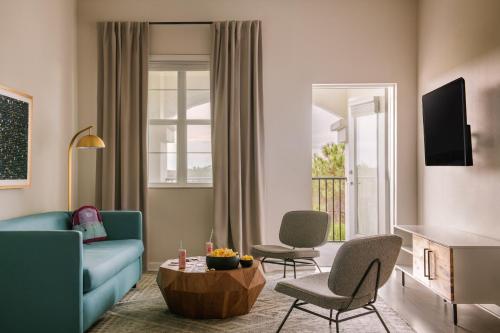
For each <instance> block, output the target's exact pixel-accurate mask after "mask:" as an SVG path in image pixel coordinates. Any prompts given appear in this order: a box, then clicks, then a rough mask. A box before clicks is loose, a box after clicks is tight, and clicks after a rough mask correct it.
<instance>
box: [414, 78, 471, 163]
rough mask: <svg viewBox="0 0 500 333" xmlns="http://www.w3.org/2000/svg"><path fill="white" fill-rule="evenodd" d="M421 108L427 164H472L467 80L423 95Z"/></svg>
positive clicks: (451, 83) (458, 81)
mask: <svg viewBox="0 0 500 333" xmlns="http://www.w3.org/2000/svg"><path fill="white" fill-rule="evenodd" d="M422 109H423V119H424V149H425V165H429V166H430V165H462V166H464V165H472V149H471V136H470V126H469V125H467V114H466V109H465V81H464V79H463V78H459V79H457V80H455V81H452V82H450V83H448V84H446V85H444V86H442V87H440V88H438V89H436V90H433V91H431V92H430V93H427V94H425V95H423V96H422Z"/></svg>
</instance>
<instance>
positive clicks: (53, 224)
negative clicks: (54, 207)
mask: <svg viewBox="0 0 500 333" xmlns="http://www.w3.org/2000/svg"><path fill="white" fill-rule="evenodd" d="M70 225H71V214H70V213H68V212H49V213H41V214H33V215H26V216H21V217H15V218H12V219H7V220H3V221H0V231H6V230H29V231H33V230H68V229H70Z"/></svg>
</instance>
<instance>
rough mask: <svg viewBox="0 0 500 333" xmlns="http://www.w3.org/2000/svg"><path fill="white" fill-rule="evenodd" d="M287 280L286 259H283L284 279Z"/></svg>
mask: <svg viewBox="0 0 500 333" xmlns="http://www.w3.org/2000/svg"><path fill="white" fill-rule="evenodd" d="M284 278H286V259H283V279H284Z"/></svg>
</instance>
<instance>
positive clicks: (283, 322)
mask: <svg viewBox="0 0 500 333" xmlns="http://www.w3.org/2000/svg"><path fill="white" fill-rule="evenodd" d="M298 301H299V300H298V299H296V300H295V302H293V304H292V306H291V307H290V310H288V312H287V313H286V316H285V318H283V321H282V322H281V324H280V327H278V330H277V331H276V333H279V332H280V331H281V328H282V327H283V325H285V321H286V320H287V319H288V316H290V313H291V312H292V310H293V308H294V307H295V305H296V304H297V302H298Z"/></svg>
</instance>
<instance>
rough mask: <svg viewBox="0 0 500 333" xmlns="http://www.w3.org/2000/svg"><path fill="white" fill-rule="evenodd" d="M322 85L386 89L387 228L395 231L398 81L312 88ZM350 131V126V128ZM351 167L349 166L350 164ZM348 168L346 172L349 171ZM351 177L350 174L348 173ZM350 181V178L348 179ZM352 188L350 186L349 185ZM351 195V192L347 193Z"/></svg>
mask: <svg viewBox="0 0 500 333" xmlns="http://www.w3.org/2000/svg"><path fill="white" fill-rule="evenodd" d="M315 87H320V88H322V89H325V88H326V89H329V88H330V89H373V88H383V89H385V103H387V104H386V108H387V117H386V124H387V131H386V135H387V152H386V153H387V159H386V161H387V164H386V167H385V170H384V172H386V174H387V179H386V182H387V183H388V184H387V185H388V191H387V192H388V193H387V195H386V196H387V197H386V199H387V200H386V202H385V205H386V211H387V212H388V214H387V215H386V218H385V219H386V222H385V224H386V228H387V232H388V233H393V232H394V225H395V221H397V213H398V212H397V196H396V190H397V126H396V124H397V84H396V83H347V84H345V83H340V84H337V83H332V84H313V85H312V88H315ZM348 131H349V128H348ZM348 167H349V166H348ZM348 169H349V168H346V173H348ZM346 177H348V178H349V174H346ZM348 181H349V179H348ZM347 188H350V186H347ZM347 195H348V196H349V197H350V194H347ZM349 201H350V200H346V212H345V213H346V216H351V209H352V208H351V207H350V204H349ZM345 228H346V236H347V238H351V236H352V235H353V231H352V230H351V221H349V222H348V223H346V225H345Z"/></svg>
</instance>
